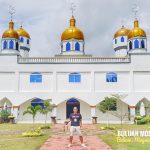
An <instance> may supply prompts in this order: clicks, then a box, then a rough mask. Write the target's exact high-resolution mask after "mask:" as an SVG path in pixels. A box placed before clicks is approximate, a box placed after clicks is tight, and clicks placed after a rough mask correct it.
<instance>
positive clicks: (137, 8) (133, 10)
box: [132, 4, 140, 20]
mask: <svg viewBox="0 0 150 150" xmlns="http://www.w3.org/2000/svg"><path fill="white" fill-rule="evenodd" d="M139 9H140V7H139V6H138V5H137V4H134V5H133V8H132V12H133V13H134V17H135V20H137V13H138V12H139Z"/></svg>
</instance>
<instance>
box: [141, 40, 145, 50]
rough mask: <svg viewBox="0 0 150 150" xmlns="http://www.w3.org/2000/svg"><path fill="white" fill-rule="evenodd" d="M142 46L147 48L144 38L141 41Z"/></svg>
mask: <svg viewBox="0 0 150 150" xmlns="http://www.w3.org/2000/svg"><path fill="white" fill-rule="evenodd" d="M141 48H145V42H144V40H142V41H141Z"/></svg>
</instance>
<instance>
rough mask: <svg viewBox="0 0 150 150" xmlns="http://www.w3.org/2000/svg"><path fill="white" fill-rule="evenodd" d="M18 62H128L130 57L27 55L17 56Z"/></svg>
mask: <svg viewBox="0 0 150 150" xmlns="http://www.w3.org/2000/svg"><path fill="white" fill-rule="evenodd" d="M18 63H19V64H88V63H89V64H101V63H130V57H85V58H84V57H29V58H23V57H19V56H18Z"/></svg>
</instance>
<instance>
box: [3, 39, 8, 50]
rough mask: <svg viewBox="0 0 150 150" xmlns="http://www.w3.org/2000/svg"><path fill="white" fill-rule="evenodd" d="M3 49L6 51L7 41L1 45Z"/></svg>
mask: <svg viewBox="0 0 150 150" xmlns="http://www.w3.org/2000/svg"><path fill="white" fill-rule="evenodd" d="M3 49H7V41H4V43H3Z"/></svg>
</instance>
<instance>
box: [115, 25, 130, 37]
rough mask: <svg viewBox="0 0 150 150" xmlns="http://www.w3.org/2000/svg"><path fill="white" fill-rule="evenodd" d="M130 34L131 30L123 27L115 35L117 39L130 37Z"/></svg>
mask: <svg viewBox="0 0 150 150" xmlns="http://www.w3.org/2000/svg"><path fill="white" fill-rule="evenodd" d="M129 32H130V30H129V29H127V28H125V27H124V26H122V28H121V29H119V30H118V31H117V32H116V33H115V35H114V39H115V38H117V37H119V36H128V34H129Z"/></svg>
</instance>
